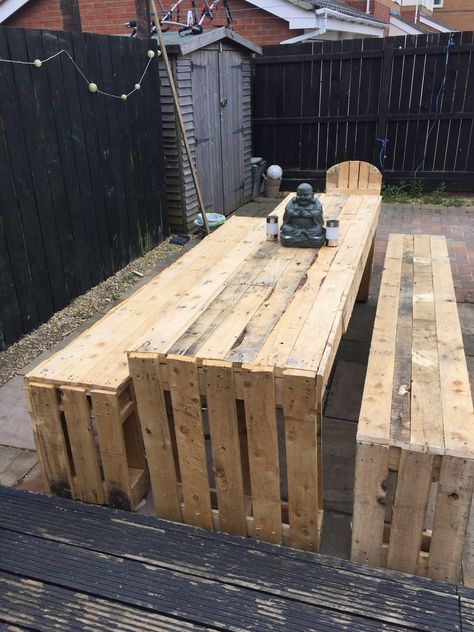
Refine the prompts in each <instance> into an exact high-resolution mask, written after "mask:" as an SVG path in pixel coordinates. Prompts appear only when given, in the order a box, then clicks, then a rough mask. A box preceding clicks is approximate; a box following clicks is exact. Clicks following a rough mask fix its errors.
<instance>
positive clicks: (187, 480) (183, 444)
mask: <svg viewBox="0 0 474 632" xmlns="http://www.w3.org/2000/svg"><path fill="white" fill-rule="evenodd" d="M166 364H167V367H168V375H169V384H170V393H171V402H172V405H173V418H174V428H175V433H176V442H177V446H178V455H179V466H180V471H181V482H182V485H183V499H184V509H183V518H184V521H185V522H186V523H188V524H194V525H196V526H199V527H206V528H208V529H212V514H211V497H210V492H209V478H208V473H207V458H206V446H205V443H204V429H203V420H202V410H201V395H200V390H199V377H198V372H197V362H196V358H191V357H184V356H172V355H170V356H168V358H167V361H166Z"/></svg>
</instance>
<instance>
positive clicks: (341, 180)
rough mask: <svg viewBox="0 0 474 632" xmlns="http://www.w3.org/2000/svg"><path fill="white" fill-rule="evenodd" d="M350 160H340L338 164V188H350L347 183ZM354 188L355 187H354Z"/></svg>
mask: <svg viewBox="0 0 474 632" xmlns="http://www.w3.org/2000/svg"><path fill="white" fill-rule="evenodd" d="M350 164H351V163H350V162H349V161H347V162H341V163H340V164H339V177H338V181H337V188H338V189H350V188H351V186H350V185H349V168H350ZM355 188H356V187H355Z"/></svg>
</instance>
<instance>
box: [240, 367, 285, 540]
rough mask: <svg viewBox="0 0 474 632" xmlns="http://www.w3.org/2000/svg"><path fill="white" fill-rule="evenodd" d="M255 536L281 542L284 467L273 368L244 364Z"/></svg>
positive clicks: (244, 389) (244, 393) (244, 391)
mask: <svg viewBox="0 0 474 632" xmlns="http://www.w3.org/2000/svg"><path fill="white" fill-rule="evenodd" d="M242 373H243V375H242V380H243V382H242V383H243V399H244V405H245V420H246V424H247V437H248V452H249V465H250V480H251V485H252V505H253V515H254V520H255V537H256V538H257V539H258V540H265V541H267V542H274V543H281V541H282V526H281V521H282V517H281V496H280V465H279V456H278V436H277V421H276V401H275V380H274V373H273V369H271V368H268V369H263V368H260V367H259V368H255V367H253V366H248V365H243V367H242Z"/></svg>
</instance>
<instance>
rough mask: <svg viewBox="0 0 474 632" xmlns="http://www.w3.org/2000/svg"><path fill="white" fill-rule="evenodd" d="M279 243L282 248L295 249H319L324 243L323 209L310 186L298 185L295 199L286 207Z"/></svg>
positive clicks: (305, 184)
mask: <svg viewBox="0 0 474 632" xmlns="http://www.w3.org/2000/svg"><path fill="white" fill-rule="evenodd" d="M280 241H281V245H282V246H292V247H295V248H321V246H322V245H323V244H324V243H325V241H326V230H325V228H324V218H323V207H322V206H321V202H320V201H319V200H317V199H315V197H314V193H313V187H312V186H311V185H310V184H307V183H303V184H300V185H299V186H298V188H297V189H296V197H294V198H292V199H291V200H290V201H289V202H288V204H287V205H286V208H285V214H284V215H283V225H282V227H281V230H280Z"/></svg>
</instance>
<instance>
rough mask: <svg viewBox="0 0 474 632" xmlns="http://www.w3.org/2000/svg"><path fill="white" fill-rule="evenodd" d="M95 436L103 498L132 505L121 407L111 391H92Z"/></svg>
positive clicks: (119, 504)
mask: <svg viewBox="0 0 474 632" xmlns="http://www.w3.org/2000/svg"><path fill="white" fill-rule="evenodd" d="M91 399H92V408H93V410H94V416H95V423H96V431H97V438H98V441H99V449H100V455H101V461H102V468H103V471H104V480H105V489H106V502H107V504H109V505H111V506H112V507H128V508H129V509H131V508H132V502H131V497H132V486H131V481H130V477H129V471H128V462H127V452H126V447H125V441H124V437H123V433H122V417H121V415H120V407H119V404H118V400H117V398H116V396H115V394H114V393H110V392H108V391H101V390H94V391H92V392H91Z"/></svg>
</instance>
